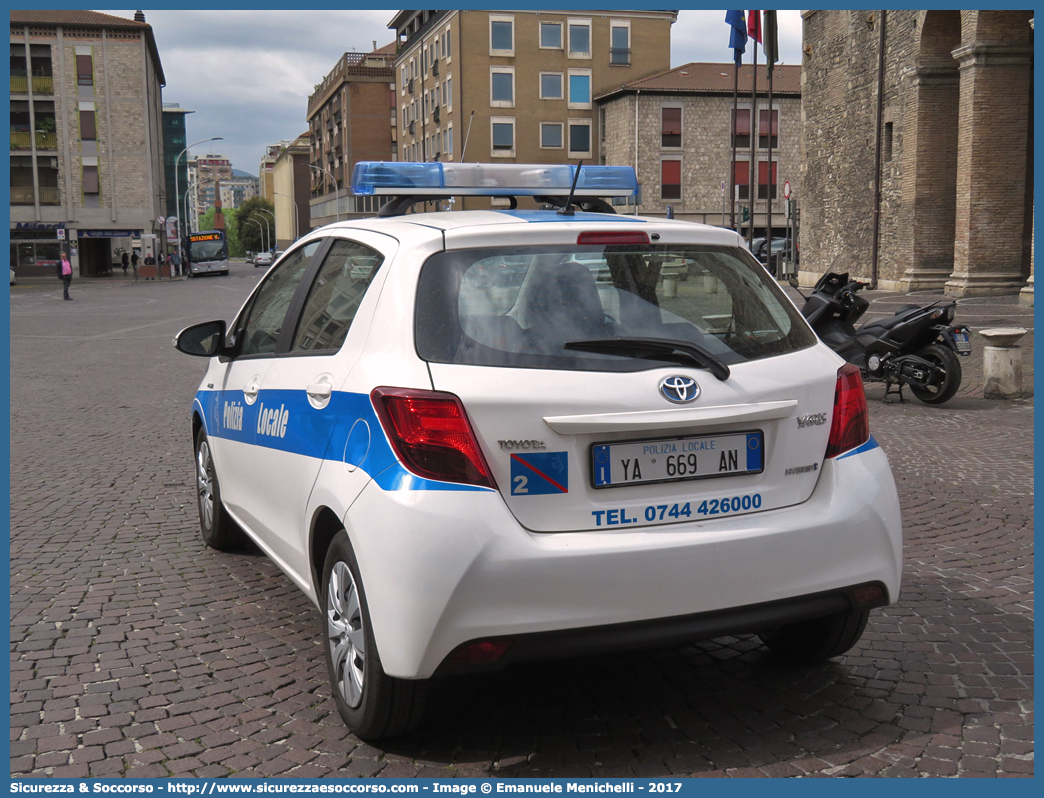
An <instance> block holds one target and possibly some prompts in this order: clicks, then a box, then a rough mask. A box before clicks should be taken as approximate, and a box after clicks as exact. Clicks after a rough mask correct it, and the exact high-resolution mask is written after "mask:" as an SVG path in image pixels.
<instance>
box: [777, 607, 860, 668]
mask: <svg viewBox="0 0 1044 798" xmlns="http://www.w3.org/2000/svg"><path fill="white" fill-rule="evenodd" d="M869 617H870V613H869V611H864V610H854V609H853V610H845V611H844V612H838V613H835V614H834V615H827V616H826V617H824V618H813V619H812V620H810V621H801V622H799V623H794V624H790V625H788V626H780V627H778V628H776V629H773V630H772V631H769V632H762V633H761V634H760V635H758V636H759V637H760V638H761V642H763V643H764V644H765V645H766V646H768V647H769V648H770V649H771V650H772V652H773V653H774V654H776V655H778V656H779V657H781V658H783V659H786V660H789V661H790V662H798V663H812V662H819V661H821V660H824V659H830V658H831V657H839V656H841V655H842V654H844V653H845V652H846V651H848V650H849V649H850V648H851V647H852V646H854V645H855V644H856V643H857V642H859V638H860V637H862V635H863V630H864V629H866V622H867V619H868V618H869Z"/></svg>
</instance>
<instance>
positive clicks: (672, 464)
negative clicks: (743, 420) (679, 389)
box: [591, 430, 765, 488]
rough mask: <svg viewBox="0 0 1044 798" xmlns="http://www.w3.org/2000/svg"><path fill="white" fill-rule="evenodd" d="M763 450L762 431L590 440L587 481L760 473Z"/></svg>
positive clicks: (608, 483) (601, 483) (611, 484)
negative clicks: (639, 438) (616, 441)
mask: <svg viewBox="0 0 1044 798" xmlns="http://www.w3.org/2000/svg"><path fill="white" fill-rule="evenodd" d="M764 449H765V438H764V435H763V434H762V432H761V430H753V431H751V432H729V433H722V434H718V435H689V436H686V437H684V438H660V439H658V440H646V441H625V442H621V443H600V444H595V445H594V446H592V447H591V484H592V485H593V486H594V487H595V488H616V487H623V486H624V485H649V484H651V483H656V482H681V481H685V480H692V479H710V478H712V477H735V476H740V475H742V474H759V473H761V472H762V471H763V470H764V462H765V459H764Z"/></svg>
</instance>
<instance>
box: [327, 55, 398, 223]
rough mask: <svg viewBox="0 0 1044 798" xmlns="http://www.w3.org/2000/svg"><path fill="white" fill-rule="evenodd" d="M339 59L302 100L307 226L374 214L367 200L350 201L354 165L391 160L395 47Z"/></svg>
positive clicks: (393, 155)
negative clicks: (305, 124)
mask: <svg viewBox="0 0 1044 798" xmlns="http://www.w3.org/2000/svg"><path fill="white" fill-rule="evenodd" d="M376 44H377V43H376V42H374V49H373V51H372V52H369V53H345V54H344V55H342V56H341V57H340V59H338V61H337V65H336V66H335V67H334V68H333V69H332V70H331V71H330V73H329V74H328V75H327V76H326V77H325V78H323V81H322V83H320V84H318V85H317V86H316V89H315V92H314V93H313V94H312V95H311V96H310V97H309V98H308V130H309V137H310V147H311V152H310V166H309V170H310V172H311V181H312V191H311V197H310V199H309V203H310V208H311V211H310V212H311V226H312V227H321V226H322V225H324V224H329V223H330V222H333V221H336V220H337V219H338V218H341V219H344V218H353V217H355V216H359V215H361V214H364V213H373V212H375V211H376V208H375V207H374V201H373V198H372V197H353V196H351V193H350V191H349V187H350V186H351V181H352V169H353V168H354V167H355V164H356V163H357V162H359V161H388V160H396V152H397V150H398V144H397V140H396V133H397V126H396V113H395V99H396V94H395V72H394V70H393V66H392V64H393V62H394V61H395V44H394V43H392V44H388V45H386V46H384V47H381V48H378V47H376Z"/></svg>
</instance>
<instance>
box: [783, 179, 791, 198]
mask: <svg viewBox="0 0 1044 798" xmlns="http://www.w3.org/2000/svg"><path fill="white" fill-rule="evenodd" d="M783 198H784V199H790V181H789V180H784V181H783Z"/></svg>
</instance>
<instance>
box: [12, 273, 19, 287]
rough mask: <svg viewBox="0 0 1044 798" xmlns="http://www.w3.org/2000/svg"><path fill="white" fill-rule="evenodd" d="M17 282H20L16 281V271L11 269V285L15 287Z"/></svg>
mask: <svg viewBox="0 0 1044 798" xmlns="http://www.w3.org/2000/svg"><path fill="white" fill-rule="evenodd" d="M17 282H18V280H16V279H15V272H14V269H11V285H14V284H15V283H17Z"/></svg>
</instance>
